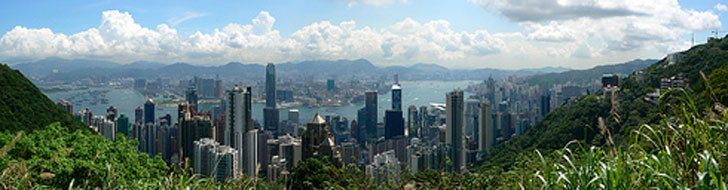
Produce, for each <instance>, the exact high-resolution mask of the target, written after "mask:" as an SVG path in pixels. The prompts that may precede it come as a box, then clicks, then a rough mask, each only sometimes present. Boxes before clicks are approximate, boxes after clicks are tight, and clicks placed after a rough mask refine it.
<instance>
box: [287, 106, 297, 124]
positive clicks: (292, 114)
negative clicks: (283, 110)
mask: <svg viewBox="0 0 728 190" xmlns="http://www.w3.org/2000/svg"><path fill="white" fill-rule="evenodd" d="M288 120H289V121H291V122H293V123H295V124H296V125H298V109H289V110H288Z"/></svg>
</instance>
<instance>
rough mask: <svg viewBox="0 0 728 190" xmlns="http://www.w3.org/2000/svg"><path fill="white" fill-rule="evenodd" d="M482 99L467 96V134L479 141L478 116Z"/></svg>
mask: <svg viewBox="0 0 728 190" xmlns="http://www.w3.org/2000/svg"><path fill="white" fill-rule="evenodd" d="M478 112H480V100H478V99H473V98H467V99H465V117H464V119H465V134H466V136H470V137H472V138H473V140H474V141H475V142H478V132H479V131H478V121H479V119H478V117H479V116H480V114H478Z"/></svg>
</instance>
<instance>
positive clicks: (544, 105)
mask: <svg viewBox="0 0 728 190" xmlns="http://www.w3.org/2000/svg"><path fill="white" fill-rule="evenodd" d="M550 111H551V96H550V95H549V94H548V92H544V94H543V95H541V117H546V114H547V113H549V112H550Z"/></svg>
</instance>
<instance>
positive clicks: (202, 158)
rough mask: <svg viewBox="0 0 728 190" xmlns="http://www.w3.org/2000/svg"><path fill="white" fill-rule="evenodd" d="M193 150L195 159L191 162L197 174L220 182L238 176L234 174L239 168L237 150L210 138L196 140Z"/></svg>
mask: <svg viewBox="0 0 728 190" xmlns="http://www.w3.org/2000/svg"><path fill="white" fill-rule="evenodd" d="M193 149H194V157H193V158H191V161H192V169H194V171H195V173H196V174H203V175H206V176H208V177H210V178H215V179H217V181H220V182H222V181H225V180H226V179H228V178H235V177H237V176H238V175H237V173H236V172H234V171H235V170H236V168H237V167H239V166H238V160H239V158H238V155H239V153H238V151H237V150H235V149H233V148H231V147H229V146H225V145H220V144H218V143H217V142H215V140H212V139H209V138H203V139H199V140H196V141H195V142H194V148H193Z"/></svg>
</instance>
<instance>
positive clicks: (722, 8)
mask: <svg viewBox="0 0 728 190" xmlns="http://www.w3.org/2000/svg"><path fill="white" fill-rule="evenodd" d="M713 9H715V10H719V11H728V6H725V5H724V4H721V3H718V4H716V5H715V7H713Z"/></svg>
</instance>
